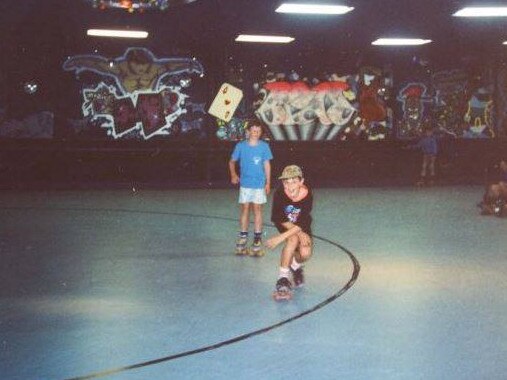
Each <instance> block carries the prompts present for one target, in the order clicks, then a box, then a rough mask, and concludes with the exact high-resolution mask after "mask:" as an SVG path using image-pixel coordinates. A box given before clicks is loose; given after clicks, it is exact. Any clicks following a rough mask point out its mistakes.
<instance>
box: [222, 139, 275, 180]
mask: <svg viewBox="0 0 507 380" xmlns="http://www.w3.org/2000/svg"><path fill="white" fill-rule="evenodd" d="M231 159H232V160H234V161H239V170H240V185H241V187H247V188H249V189H262V188H264V186H265V185H266V174H265V173H264V162H265V161H268V160H272V159H273V155H272V154H271V149H269V145H268V144H267V143H266V142H265V141H262V140H259V141H258V143H257V145H253V146H252V145H250V144H248V141H247V140H245V141H241V142H239V143H237V144H236V146H235V147H234V151H233V152H232V156H231Z"/></svg>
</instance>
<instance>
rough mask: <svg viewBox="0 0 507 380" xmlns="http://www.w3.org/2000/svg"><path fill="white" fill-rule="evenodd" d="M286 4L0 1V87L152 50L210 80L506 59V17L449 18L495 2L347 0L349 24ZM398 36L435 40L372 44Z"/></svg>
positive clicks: (265, 0)
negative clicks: (234, 72) (202, 71)
mask: <svg viewBox="0 0 507 380" xmlns="http://www.w3.org/2000/svg"><path fill="white" fill-rule="evenodd" d="M281 2H282V1H269V0H196V1H195V2H192V3H189V4H186V5H180V6H176V7H174V8H171V9H168V10H166V11H147V12H144V13H139V12H134V13H128V12H126V11H125V10H118V9H116V10H99V9H95V8H93V7H92V6H91V4H90V2H89V1H86V0H45V1H41V0H19V1H6V0H3V1H1V4H0V17H1V18H0V33H1V35H2V38H1V44H2V52H3V58H2V61H1V71H0V75H1V77H0V79H3V81H4V82H10V83H11V84H12V83H14V84H16V83H20V82H22V81H23V80H25V79H26V78H29V77H42V78H44V77H45V78H52V79H54V78H55V77H57V76H58V75H61V71H62V69H61V65H62V63H63V61H64V60H65V59H66V58H67V57H68V56H71V55H75V54H89V53H94V52H96V53H98V54H101V55H104V56H109V57H116V56H118V55H121V54H123V53H124V51H125V49H126V48H127V47H129V46H142V47H148V48H150V49H151V50H152V51H153V53H155V55H157V56H166V57H167V56H195V57H197V58H198V59H199V60H200V61H202V62H203V64H204V67H205V68H206V69H207V71H208V73H209V72H210V71H211V72H214V73H220V72H225V71H227V69H228V66H234V65H236V66H237V65H246V66H248V65H250V66H252V67H253V66H255V67H257V68H258V67H267V66H268V67H273V68H274V69H276V68H277V66H279V67H283V68H284V69H287V68H289V69H290V68H292V67H294V68H297V67H303V66H304V67H306V68H308V67H318V68H319V69H320V68H324V69H325V68H326V67H330V66H332V67H334V68H336V67H343V70H350V68H351V67H357V66H359V65H362V64H379V63H381V64H386V63H391V62H396V61H400V60H403V59H405V60H411V59H414V57H422V58H421V59H424V60H428V61H430V62H432V63H434V62H438V64H439V65H441V66H445V65H450V66H452V65H455V64H458V63H459V60H460V59H467V60H469V61H470V59H472V60H473V61H474V62H479V63H481V62H485V61H488V62H491V61H492V60H493V61H495V60H500V59H501V60H503V59H504V57H505V51H507V46H503V45H502V42H503V41H505V40H507V18H493V19H464V18H456V17H453V16H452V14H453V13H454V12H455V11H457V10H458V9H460V8H461V7H463V6H472V5H501V3H499V2H496V3H486V2H484V1H476V2H470V1H464V0H345V1H340V2H339V3H340V4H343V5H349V6H353V7H354V8H355V9H354V10H353V11H352V12H351V13H349V14H347V15H343V16H301V15H288V14H278V13H275V9H276V8H277V6H278V5H279V4H280V3H281ZM307 2H308V1H307ZM319 3H331V2H330V1H319ZM334 3H337V2H336V1H335V2H334ZM504 5H505V4H504ZM97 27H99V28H122V29H125V28H130V29H143V30H146V31H148V32H149V33H150V36H149V38H148V39H146V40H125V39H106V38H97V37H87V36H86V30H87V29H88V28H97ZM239 33H265V34H268V33H269V34H283V35H290V36H293V37H295V38H296V41H295V42H293V43H291V44H288V45H284V46H281V45H276V46H272V45H271V46H267V45H258V44H245V43H236V42H234V38H235V37H236V35H237V34H239ZM394 36H397V37H399V36H403V37H420V38H426V39H432V40H433V43H431V44H429V45H425V46H421V47H408V48H407V47H403V48H400V47H398V48H393V47H390V48H386V47H378V46H372V45H371V42H372V41H373V40H375V39H376V38H378V37H394ZM470 57H472V58H470ZM417 59H419V58H417ZM379 61H380V62H379Z"/></svg>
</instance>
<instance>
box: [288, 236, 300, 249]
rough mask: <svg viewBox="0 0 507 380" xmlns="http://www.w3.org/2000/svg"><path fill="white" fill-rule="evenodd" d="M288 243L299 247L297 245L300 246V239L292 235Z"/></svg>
mask: <svg viewBox="0 0 507 380" xmlns="http://www.w3.org/2000/svg"><path fill="white" fill-rule="evenodd" d="M287 243H288V244H290V245H293V246H294V247H297V245H298V244H299V238H298V237H297V235H292V236H290V237H289V238H288V239H287Z"/></svg>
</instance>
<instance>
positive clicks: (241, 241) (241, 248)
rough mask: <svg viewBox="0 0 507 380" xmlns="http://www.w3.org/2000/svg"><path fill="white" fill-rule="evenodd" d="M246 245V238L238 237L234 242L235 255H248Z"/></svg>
mask: <svg viewBox="0 0 507 380" xmlns="http://www.w3.org/2000/svg"><path fill="white" fill-rule="evenodd" d="M247 243H248V238H247V237H243V236H238V240H236V255H238V256H243V255H247V254H248V249H247Z"/></svg>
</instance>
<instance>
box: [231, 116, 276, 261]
mask: <svg viewBox="0 0 507 380" xmlns="http://www.w3.org/2000/svg"><path fill="white" fill-rule="evenodd" d="M247 129H248V139H247V140H244V141H241V142H239V143H238V144H236V146H235V148H234V151H233V152H232V156H231V159H230V160H229V172H230V175H231V183H232V184H233V185H237V184H238V183H239V184H240V188H239V201H238V202H239V204H240V217H239V224H240V232H239V235H238V238H237V241H236V254H237V255H246V254H247V253H250V255H251V256H262V255H263V254H264V252H263V250H262V205H263V204H265V203H266V196H267V195H268V194H269V192H270V190H271V163H270V160H272V159H273V155H272V153H271V149H270V148H269V145H268V144H267V143H266V142H265V141H262V140H260V138H261V135H262V127H261V124H260V123H259V122H257V121H250V122H248V125H247ZM237 161H239V166H240V175H239V176H238V174H237V172H236V162H237ZM250 209H252V210H253V213H254V239H253V243H252V246H251V248H250V252H248V250H247V243H248V225H249V223H250Z"/></svg>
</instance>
